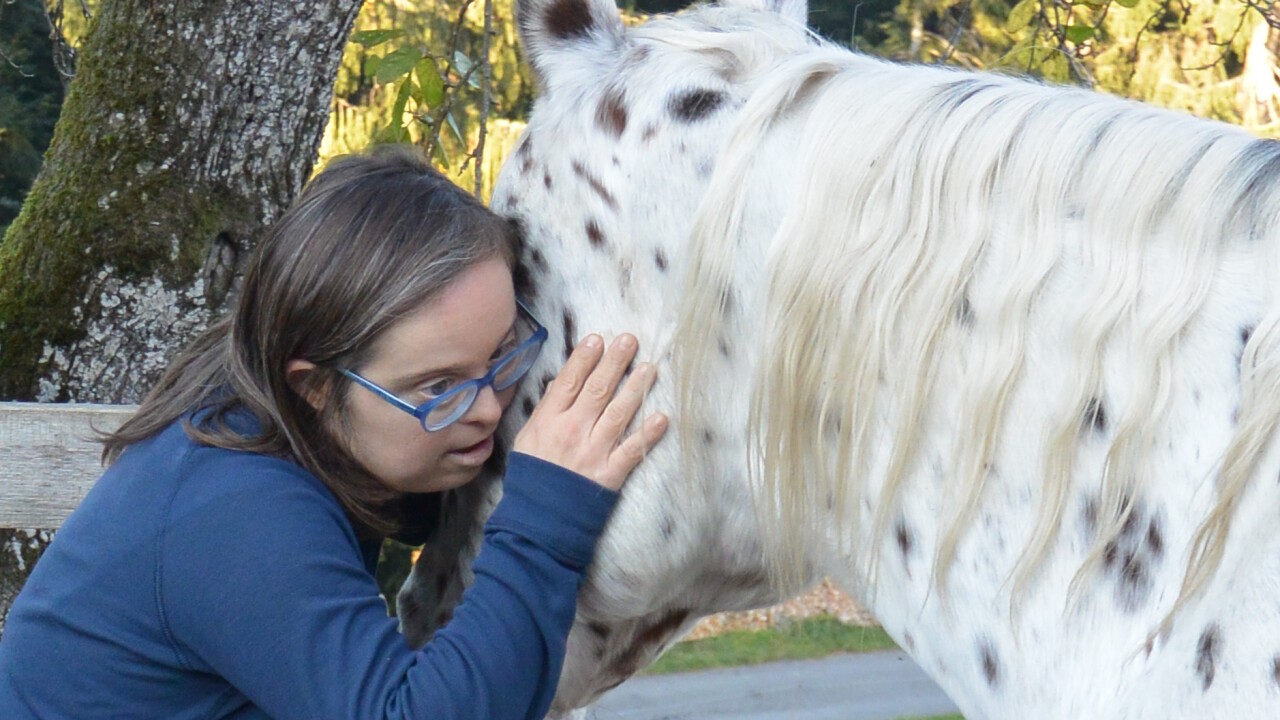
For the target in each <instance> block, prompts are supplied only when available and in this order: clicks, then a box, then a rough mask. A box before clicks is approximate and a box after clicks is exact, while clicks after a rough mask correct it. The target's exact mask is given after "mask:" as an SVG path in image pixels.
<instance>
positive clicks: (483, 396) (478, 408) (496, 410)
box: [466, 385, 502, 425]
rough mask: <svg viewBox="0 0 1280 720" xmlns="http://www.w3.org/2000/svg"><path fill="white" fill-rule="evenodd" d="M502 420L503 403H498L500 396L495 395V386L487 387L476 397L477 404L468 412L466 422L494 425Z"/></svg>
mask: <svg viewBox="0 0 1280 720" xmlns="http://www.w3.org/2000/svg"><path fill="white" fill-rule="evenodd" d="M501 419H502V403H500V402H498V396H497V394H496V393H494V391H493V386H492V385H487V386H485V387H484V388H483V389H482V390H481V391H480V394H479V395H477V396H476V401H475V403H473V404H472V405H471V409H470V410H468V411H467V414H466V420H467V421H468V422H474V423H482V424H485V425H494V424H497V422H498V421H499V420H501Z"/></svg>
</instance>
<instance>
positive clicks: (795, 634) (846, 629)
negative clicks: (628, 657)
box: [642, 616, 898, 675]
mask: <svg viewBox="0 0 1280 720" xmlns="http://www.w3.org/2000/svg"><path fill="white" fill-rule="evenodd" d="M897 647H898V646H897V644H895V643H894V642H893V640H891V639H890V638H889V636H888V635H886V634H885V632H884V630H881V629H880V628H879V627H876V626H872V627H861V626H858V625H846V624H845V623H842V622H840V621H839V620H837V619H835V618H833V617H826V616H819V617H813V618H807V619H804V620H798V621H795V622H790V623H786V624H785V625H780V626H778V627H775V628H770V629H767V630H737V631H733V632H727V633H724V634H722V635H717V636H715V637H710V638H705V639H702V640H690V641H688V642H682V643H679V644H678V645H676V646H675V647H673V648H671V649H670V650H668V651H667V653H666V654H665V655H663V656H662V657H661V658H658V661H657V662H655V663H654V664H652V665H650V666H649V667H648V668H646V669H645V670H644V671H643V673H642V674H645V675H662V674H666V673H678V672H688V671H690V670H707V669H709V668H718V667H736V666H739V665H757V664H759V663H766V662H773V661H775V660H804V659H811V658H821V657H826V656H828V655H834V654H836V653H857V652H869V651H871V650H896V649H897Z"/></svg>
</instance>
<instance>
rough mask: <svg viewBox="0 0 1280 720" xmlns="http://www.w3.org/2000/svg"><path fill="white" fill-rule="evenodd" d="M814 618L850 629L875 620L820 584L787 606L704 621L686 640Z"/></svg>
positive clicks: (828, 584)
mask: <svg viewBox="0 0 1280 720" xmlns="http://www.w3.org/2000/svg"><path fill="white" fill-rule="evenodd" d="M813 615H831V616H834V617H836V618H838V619H839V620H841V621H842V622H846V623H849V624H851V625H874V624H875V618H873V617H871V614H870V613H868V612H867V611H866V610H863V609H862V608H860V607H858V604H857V603H856V602H854V601H853V598H851V597H849V596H848V595H847V594H845V593H844V591H842V590H840V589H838V588H836V587H835V586H834V585H832V584H831V582H830V581H829V580H823V581H822V582H821V583H819V584H818V585H816V586H814V588H813V589H812V590H810V591H809V592H807V593H805V594H803V595H800V596H797V597H794V598H792V599H790V600H787V601H786V602H783V603H779V604H777V605H774V606H772V607H767V608H760V609H758V610H744V611H742V612H729V613H720V614H718V615H712V616H710V617H707V618H703V620H702V621H701V622H699V623H698V624H697V625H696V626H694V628H693V630H692V631H691V632H690V633H689V634H688V635H686V636H685V638H684V639H685V640H698V639H700V638H706V637H712V636H715V635H719V634H720V633H722V632H728V631H730V630H763V629H765V628H768V627H772V626H773V625H775V624H776V623H778V622H779V621H781V620H797V619H803V618H807V617H810V616H813Z"/></svg>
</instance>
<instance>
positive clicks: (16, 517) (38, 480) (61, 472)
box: [0, 402, 134, 528]
mask: <svg viewBox="0 0 1280 720" xmlns="http://www.w3.org/2000/svg"><path fill="white" fill-rule="evenodd" d="M133 410H134V407H133V406H129V405H69V404H54V403H47V404H46V403H10V402H5V403H0V527H7V528H56V527H58V526H60V525H61V524H62V521H63V520H65V519H66V517H67V515H69V514H71V511H72V510H73V509H75V507H76V506H77V505H79V504H80V501H81V500H83V499H84V496H85V494H86V493H88V492H89V488H90V487H91V486H92V485H93V483H94V481H95V480H97V479H98V475H100V474H101V473H102V465H101V463H100V462H99V458H100V457H101V455H102V446H101V445H99V444H97V443H96V442H93V440H92V438H93V437H94V432H93V431H94V429H98V430H107V431H109V430H114V429H115V428H117V427H119V426H120V424H121V423H122V422H124V420H125V419H126V418H127V417H128V416H129V414H130V413H131V412H133Z"/></svg>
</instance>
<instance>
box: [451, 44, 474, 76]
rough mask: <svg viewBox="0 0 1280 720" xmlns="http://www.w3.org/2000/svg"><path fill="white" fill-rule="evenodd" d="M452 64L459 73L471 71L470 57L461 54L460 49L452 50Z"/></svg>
mask: <svg viewBox="0 0 1280 720" xmlns="http://www.w3.org/2000/svg"><path fill="white" fill-rule="evenodd" d="M453 66H454V67H455V68H457V69H458V74H459V75H466V74H467V73H469V72H471V58H469V57H467V56H466V55H463V54H462V51H461V50H454V51H453Z"/></svg>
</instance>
